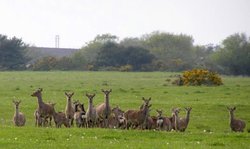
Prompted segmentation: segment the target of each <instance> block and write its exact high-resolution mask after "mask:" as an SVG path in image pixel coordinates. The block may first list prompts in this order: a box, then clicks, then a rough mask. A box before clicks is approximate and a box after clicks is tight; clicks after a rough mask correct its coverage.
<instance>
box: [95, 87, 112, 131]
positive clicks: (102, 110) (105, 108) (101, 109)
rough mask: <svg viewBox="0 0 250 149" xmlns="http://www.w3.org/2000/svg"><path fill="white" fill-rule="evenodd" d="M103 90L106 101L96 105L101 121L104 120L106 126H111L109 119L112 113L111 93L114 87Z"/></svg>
mask: <svg viewBox="0 0 250 149" xmlns="http://www.w3.org/2000/svg"><path fill="white" fill-rule="evenodd" d="M102 92H103V93H104V103H102V104H100V105H98V106H97V107H96V112H97V115H98V118H99V119H100V121H102V122H104V127H106V128H107V127H108V126H109V121H108V119H109V117H110V114H111V107H110V105H109V94H110V93H111V92H112V89H110V90H103V89H102Z"/></svg>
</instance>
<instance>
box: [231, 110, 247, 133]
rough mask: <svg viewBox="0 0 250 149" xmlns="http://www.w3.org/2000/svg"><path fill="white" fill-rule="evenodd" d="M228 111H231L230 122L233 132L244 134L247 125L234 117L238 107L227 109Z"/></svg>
mask: <svg viewBox="0 0 250 149" xmlns="http://www.w3.org/2000/svg"><path fill="white" fill-rule="evenodd" d="M227 109H228V111H229V116H230V118H229V120H230V127H231V130H232V131H235V132H243V131H244V128H245V127H246V123H245V122H244V121H243V120H241V119H236V118H235V117H234V111H235V110H236V107H233V108H230V107H227Z"/></svg>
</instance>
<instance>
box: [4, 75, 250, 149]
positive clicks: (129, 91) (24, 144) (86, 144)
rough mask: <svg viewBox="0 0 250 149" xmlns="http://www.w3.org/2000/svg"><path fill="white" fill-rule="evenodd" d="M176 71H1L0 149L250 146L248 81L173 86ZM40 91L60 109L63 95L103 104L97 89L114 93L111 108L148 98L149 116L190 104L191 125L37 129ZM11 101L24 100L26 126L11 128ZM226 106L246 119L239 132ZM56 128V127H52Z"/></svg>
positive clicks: (231, 79) (230, 79)
mask: <svg viewBox="0 0 250 149" xmlns="http://www.w3.org/2000/svg"><path fill="white" fill-rule="evenodd" d="M175 74H176V73H166V72H75V71H70V72H61V71H58V72H25V71H24V72H0V101H1V102H0V149H1V148H4V149H8V148H11V149H12V148H20V149H23V148H37V149H39V148H48V147H52V148H55V149H56V148H136V149H137V148H143V149H144V148H234V149H235V148H250V141H249V140H250V133H248V131H250V78H249V77H231V76H223V83H224V85H222V86H217V87H206V86H183V87H179V86H174V85H172V84H171V80H174V79H175V77H173V76H174V75H175ZM39 87H40V88H43V100H44V101H45V102H48V101H51V102H55V103H56V106H55V108H56V111H64V109H65V106H66V97H65V95H64V92H65V91H74V92H75V95H74V96H73V100H77V99H78V100H80V101H81V102H84V104H85V108H87V104H88V102H87V97H86V96H85V94H86V93H96V96H95V98H94V104H95V105H97V104H100V103H101V102H103V100H104V95H103V93H102V92H101V89H112V93H111V94H110V104H111V106H113V107H114V106H116V105H119V106H120V107H121V108H122V109H123V110H127V109H138V108H139V106H140V105H141V103H142V100H141V98H142V97H145V98H148V97H152V100H151V104H152V107H151V109H152V110H151V113H150V114H151V115H156V111H155V110H156V109H163V111H164V115H167V116H170V115H171V109H172V108H173V107H181V108H182V111H181V113H180V116H181V117H184V116H185V110H183V109H184V107H188V106H191V107H192V108H193V109H192V111H191V116H190V122H189V126H188V128H187V130H186V132H184V133H180V132H162V131H154V130H150V131H148V130H143V131H142V130H120V129H118V130H116V129H100V128H93V129H85V128H80V129H79V128H75V127H74V128H64V127H63V128H60V129H57V128H55V127H54V126H53V127H52V128H37V127H35V126H34V125H35V120H34V116H33V113H34V111H35V109H36V107H37V99H36V98H35V97H31V96H30V95H31V93H32V92H33V91H35V90H36V89H37V88H39ZM13 99H20V100H22V102H21V104H20V111H21V112H23V113H24V114H25V115H26V125H25V126H24V127H20V128H18V127H14V125H13V122H12V117H13V114H14V106H13V104H12V100H13ZM226 106H236V107H237V109H236V111H235V116H236V117H237V118H241V119H244V120H245V122H246V124H247V126H246V128H245V131H244V132H243V133H235V132H231V130H230V127H229V114H228V111H227V109H226ZM53 124H54V123H53Z"/></svg>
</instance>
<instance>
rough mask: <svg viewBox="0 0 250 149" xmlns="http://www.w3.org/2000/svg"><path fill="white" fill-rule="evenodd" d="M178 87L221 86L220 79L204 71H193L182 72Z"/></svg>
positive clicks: (213, 73)
mask: <svg viewBox="0 0 250 149" xmlns="http://www.w3.org/2000/svg"><path fill="white" fill-rule="evenodd" d="M180 82H181V84H179V85H209V86H210V85H222V79H221V77H220V76H219V75H218V74H217V73H215V72H211V71H208V70H206V69H193V70H188V71H184V72H183V75H182V76H181V77H180Z"/></svg>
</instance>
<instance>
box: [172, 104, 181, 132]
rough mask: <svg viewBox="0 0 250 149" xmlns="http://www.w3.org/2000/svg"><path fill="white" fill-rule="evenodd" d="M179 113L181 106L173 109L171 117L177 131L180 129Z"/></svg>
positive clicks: (173, 126)
mask: <svg viewBox="0 0 250 149" xmlns="http://www.w3.org/2000/svg"><path fill="white" fill-rule="evenodd" d="M179 113H180V109H179V108H173V109H172V117H171V118H170V120H171V123H172V128H173V129H174V130H175V131H178V130H179V123H180V118H179Z"/></svg>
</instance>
